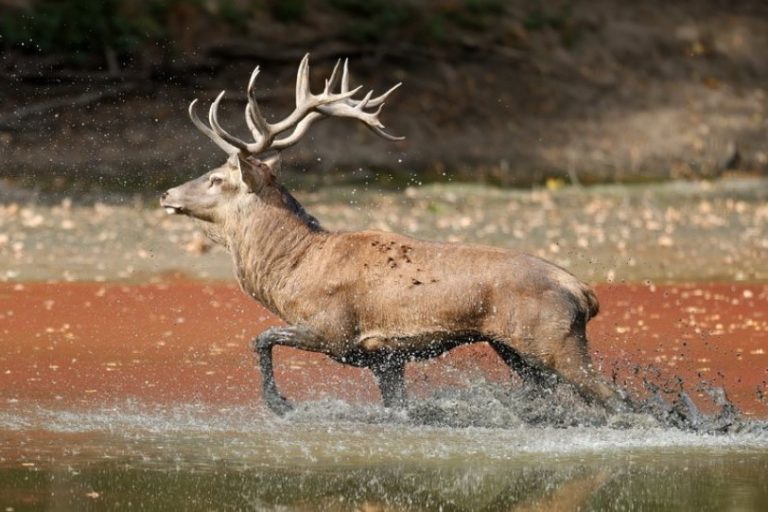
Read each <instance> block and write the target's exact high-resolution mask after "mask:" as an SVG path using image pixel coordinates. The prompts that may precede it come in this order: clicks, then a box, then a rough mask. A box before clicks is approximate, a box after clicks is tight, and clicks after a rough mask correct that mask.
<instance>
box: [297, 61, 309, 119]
mask: <svg viewBox="0 0 768 512" xmlns="http://www.w3.org/2000/svg"><path fill="white" fill-rule="evenodd" d="M311 95H312V93H310V92H309V54H308V53H305V54H304V58H303V59H301V62H300V63H299V70H298V71H297V72H296V106H297V107H299V106H301V104H302V103H304V102H305V101H306V100H307V98H308V97H309V96H311Z"/></svg>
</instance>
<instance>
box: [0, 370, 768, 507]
mask: <svg viewBox="0 0 768 512" xmlns="http://www.w3.org/2000/svg"><path fill="white" fill-rule="evenodd" d="M716 398H717V399H718V400H725V402H721V404H720V411H719V412H718V413H716V414H712V415H706V414H703V413H701V412H699V411H698V409H696V407H695V406H694V405H693V403H692V402H691V401H690V400H689V399H688V398H687V397H685V396H683V395H680V396H679V397H678V399H677V400H675V401H671V402H668V401H666V400H665V399H664V398H663V397H662V395H661V393H657V394H655V395H651V398H649V399H647V400H646V401H644V402H642V403H638V404H637V409H638V412H636V413H632V414H621V415H610V414H607V413H606V412H605V411H600V410H599V409H597V408H596V407H595V406H591V405H587V404H584V403H583V402H581V401H580V400H579V399H578V397H577V395H576V394H575V393H573V392H572V390H570V389H568V388H567V387H565V386H558V387H556V388H555V389H554V390H552V391H551V392H541V391H534V390H531V389H524V388H523V389H514V390H510V389H509V388H508V386H504V385H499V384H491V383H479V384H477V385H475V386H472V387H470V388H466V389H454V390H450V391H440V392H436V393H435V394H434V395H433V396H431V397H428V398H425V399H419V400H414V401H413V402H412V403H411V404H410V405H409V406H408V407H407V408H406V409H404V410H400V411H393V410H389V409H384V408H382V407H380V406H378V405H365V404H348V403H344V402H341V401H336V400H324V401H318V402H309V403H304V404H301V405H298V406H297V408H296V409H295V410H294V411H293V412H291V413H290V414H289V415H288V416H287V417H285V418H277V417H274V416H272V415H271V414H269V413H268V412H266V411H265V410H263V409H261V408H251V407H247V406H232V407H215V406H211V405H199V404H197V405H192V404H189V405H179V404H177V405H173V406H160V405H154V406H148V405H147V404H143V403H139V402H125V403H122V404H119V405H117V406H115V405H111V406H104V407H101V408H93V409H89V410H84V411H72V410H55V409H43V408H40V407H36V406H31V407H30V406H23V405H22V404H13V405H12V406H11V407H8V408H6V410H5V411H4V412H2V413H0V431H2V432H3V433H4V434H3V436H0V506H2V507H3V509H5V510H14V511H19V510H45V509H54V508H55V509H57V510H87V509H90V510H122V509H125V510H127V509H139V510H175V509H178V507H179V504H183V507H182V508H183V509H184V510H221V509H257V510H281V511H285V510H331V511H334V510H339V511H341V510H362V511H384V510H444V511H450V510H489V511H491V510H493V511H496V510H575V509H580V510H723V509H732V510H736V509H738V510H765V509H767V508H768V480H766V479H765V478H764V476H765V474H766V471H767V470H768V427H767V426H766V423H765V422H762V421H756V420H748V419H744V418H742V417H741V416H739V414H738V412H737V411H735V409H734V408H733V407H732V406H731V405H730V404H729V403H728V402H727V399H726V398H725V397H724V396H723V395H717V394H716ZM456 427H463V428H456Z"/></svg>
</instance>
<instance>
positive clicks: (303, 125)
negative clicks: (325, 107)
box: [270, 112, 324, 150]
mask: <svg viewBox="0 0 768 512" xmlns="http://www.w3.org/2000/svg"><path fill="white" fill-rule="evenodd" d="M321 119H324V116H323V114H321V113H320V112H312V113H310V114H309V115H308V116H307V117H305V118H304V119H302V120H301V121H299V123H298V124H297V125H296V128H295V129H294V130H293V132H292V133H291V134H290V135H288V136H286V137H283V138H282V139H277V140H275V141H274V142H272V145H271V146H270V147H271V149H277V150H280V149H285V148H287V147H289V146H293V145H294V144H296V143H297V142H298V141H299V139H301V137H302V136H303V135H304V133H306V131H307V130H308V129H309V127H310V126H312V124H313V123H314V122H315V121H319V120H321Z"/></svg>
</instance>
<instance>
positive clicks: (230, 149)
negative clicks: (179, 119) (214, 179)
mask: <svg viewBox="0 0 768 512" xmlns="http://www.w3.org/2000/svg"><path fill="white" fill-rule="evenodd" d="M196 104H197V98H195V99H194V100H192V103H190V104H189V118H190V119H192V124H194V125H195V127H196V128H197V129H198V130H200V131H201V132H203V133H204V134H205V135H207V136H208V138H210V139H211V140H212V141H213V142H215V143H216V145H217V146H219V147H220V148H221V149H223V150H224V151H225V152H226V153H228V154H230V155H233V154H235V153H237V152H238V148H236V147H235V146H233V145H232V144H230V143H228V142H227V141H225V140H224V139H222V138H221V137H219V136H218V135H216V133H215V132H214V131H213V130H211V129H210V128H208V127H207V126H206V125H205V123H204V122H203V121H202V120H201V119H200V118H199V117H198V116H197V112H196V111H195V105H196Z"/></svg>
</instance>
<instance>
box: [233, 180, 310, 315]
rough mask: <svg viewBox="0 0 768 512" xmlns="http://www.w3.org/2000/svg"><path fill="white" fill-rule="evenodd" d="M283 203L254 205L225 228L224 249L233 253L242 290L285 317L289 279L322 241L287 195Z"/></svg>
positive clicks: (307, 219)
mask: <svg viewBox="0 0 768 512" xmlns="http://www.w3.org/2000/svg"><path fill="white" fill-rule="evenodd" d="M282 202H283V204H280V205H277V206H276V205H271V204H266V203H264V202H260V201H254V202H252V203H249V204H248V205H247V206H245V207H244V208H243V209H242V210H241V211H240V212H238V214H237V215H236V218H237V221H236V222H234V223H233V224H232V225H230V226H227V227H226V228H225V231H226V235H227V236H226V246H227V248H228V249H229V251H230V253H231V254H232V258H233V260H234V264H235V270H236V272H237V278H238V281H239V282H240V286H241V288H242V289H243V291H245V293H247V294H248V295H250V296H251V297H253V298H254V299H256V300H258V301H259V302H261V303H262V304H263V305H264V306H266V307H267V308H268V309H269V310H271V311H272V312H273V313H275V314H277V315H279V316H284V315H283V312H282V305H283V304H284V303H285V300H286V299H289V298H290V297H286V296H285V295H286V294H289V293H291V292H290V290H288V284H289V283H290V282H291V275H292V273H293V271H294V269H296V268H297V267H298V265H299V263H301V261H302V260H303V259H304V257H305V256H306V255H307V252H308V250H309V249H310V247H311V246H312V245H313V244H315V243H317V241H318V240H319V239H320V238H322V233H323V230H322V228H321V227H320V225H319V223H318V222H317V220H316V219H315V218H314V217H312V216H311V215H309V214H308V213H306V211H305V210H304V208H303V207H302V206H301V205H300V204H299V203H298V201H296V199H294V198H293V197H292V196H291V195H290V194H288V193H287V192H285V195H283V197H282Z"/></svg>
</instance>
